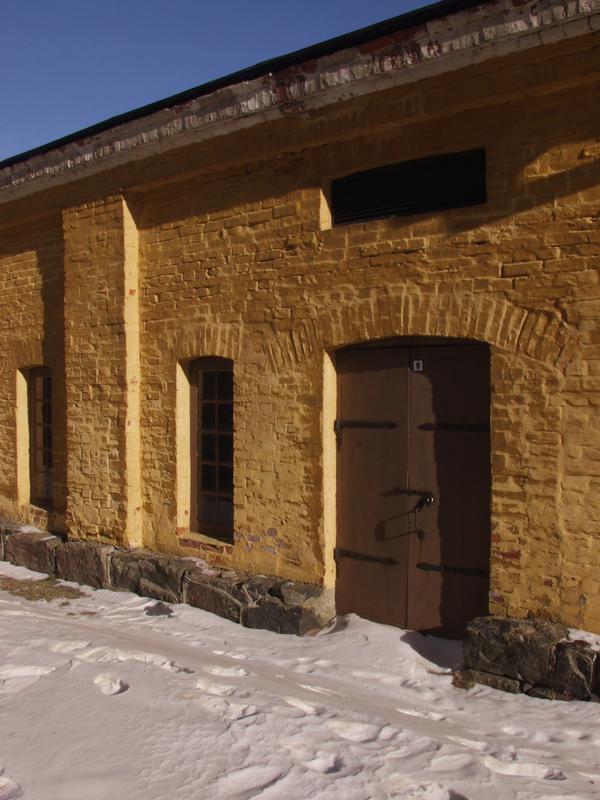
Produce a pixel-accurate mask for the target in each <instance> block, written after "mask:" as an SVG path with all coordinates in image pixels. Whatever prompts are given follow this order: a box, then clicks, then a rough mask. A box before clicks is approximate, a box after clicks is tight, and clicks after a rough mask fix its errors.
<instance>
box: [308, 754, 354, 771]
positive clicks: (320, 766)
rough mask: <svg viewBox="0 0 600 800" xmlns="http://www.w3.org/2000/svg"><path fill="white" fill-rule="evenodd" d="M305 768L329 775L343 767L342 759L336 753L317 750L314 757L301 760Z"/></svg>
mask: <svg viewBox="0 0 600 800" xmlns="http://www.w3.org/2000/svg"><path fill="white" fill-rule="evenodd" d="M302 763H303V764H304V766H305V767H307V769H310V770H312V771H313V772H320V773H322V774H323V775H330V774H331V773H332V772H339V771H340V770H341V769H342V768H343V767H344V760H343V759H342V757H341V756H339V755H337V754H336V753H324V752H322V751H319V752H318V753H317V754H316V755H315V757H314V758H311V759H309V760H308V761H303V762H302Z"/></svg>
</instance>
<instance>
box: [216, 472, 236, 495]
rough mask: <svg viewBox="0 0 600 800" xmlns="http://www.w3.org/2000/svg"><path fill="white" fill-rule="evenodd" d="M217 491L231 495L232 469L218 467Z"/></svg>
mask: <svg viewBox="0 0 600 800" xmlns="http://www.w3.org/2000/svg"><path fill="white" fill-rule="evenodd" d="M219 491H220V492H226V493H227V494H231V492H233V469H232V468H231V467H219Z"/></svg>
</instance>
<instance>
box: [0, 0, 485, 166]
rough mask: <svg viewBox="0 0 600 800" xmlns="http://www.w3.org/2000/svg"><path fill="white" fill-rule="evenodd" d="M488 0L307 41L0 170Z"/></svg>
mask: <svg viewBox="0 0 600 800" xmlns="http://www.w3.org/2000/svg"><path fill="white" fill-rule="evenodd" d="M490 2H491V0H440V2H437V3H432V4H430V5H427V6H422V7H421V8H416V9H413V10H412V11H407V12H406V13H405V14H400V15H398V16H396V17H391V18H389V19H386V20H382V21H381V22H376V23H374V24H373V25H367V26H366V27H364V28H358V29H357V30H355V31H351V32H349V33H345V34H342V35H340V36H335V37H333V38H331V39H326V40H325V41H323V42H318V43H317V44H314V45H309V46H308V47H304V48H302V49H300V50H294V51H293V52H291V53H286V54H284V55H281V56H276V57H275V58H270V59H267V60H266V61H259V62H258V63H257V64H253V65H252V66H250V67H245V68H244V69H241V70H237V71H236V72H231V73H229V74H228V75H224V76H223V77H221V78H215V79H214V80H211V81H208V82H206V83H202V84H199V85H198V86H195V87H193V88H191V89H185V90H184V91H181V92H177V93H176V94H173V95H169V96H168V97H164V98H162V99H161V100H156V101H153V102H152V103H147V104H146V105H143V106H139V108H134V109H132V110H131V111H125V112H123V113H122V114H116V115H115V116H112V117H108V118H107V119H105V120H102V121H101V122H97V123H94V124H93V125H89V126H88V127H86V128H81V129H80V130H77V131H74V132H73V133H69V134H66V135H65V136H61V137H59V138H58V139H53V140H52V141H50V142H47V143H45V144H42V145H39V146H38V147H33V148H31V149H30V150H25V151H24V152H22V153H17V154H16V155H13V156H9V157H8V158H5V159H4V160H2V161H0V170H1V169H4V168H5V167H11V166H13V165H14V164H18V163H20V162H22V161H27V159H29V158H32V157H34V156H38V155H43V154H44V153H48V152H50V151H51V150H56V149H58V148H59V147H63V146H64V145H67V144H70V143H71V142H76V141H78V140H79V139H85V138H87V137H89V136H94V135H96V134H98V133H102V132H104V131H107V130H110V129H111V128H116V127H117V126H118V125H123V124H124V123H127V122H132V121H133V120H136V119H141V118H142V117H146V116H149V115H151V114H154V113H155V112H156V111H162V110H163V109H165V108H170V107H172V106H176V105H180V104H181V103H186V102H188V101H190V100H195V99H197V98H199V97H204V96H206V95H208V94H211V93H212V92H215V91H217V90H219V89H224V88H227V87H228V86H235V85H236V84H239V83H243V82H245V81H251V80H256V79H257V78H260V77H262V76H264V75H269V74H271V73H274V72H279V71H281V70H284V69H287V68H289V67H292V66H296V65H298V64H302V63H304V62H305V61H310V60H312V59H315V58H320V57H323V56H328V55H331V54H332V53H336V52H338V51H340V50H345V49H347V48H350V47H356V46H358V45H361V44H364V43H365V42H369V41H372V40H374V39H379V38H380V37H383V36H386V35H387V34H390V33H393V32H396V31H401V30H405V29H407V28H411V27H413V26H415V25H422V24H424V23H427V22H431V20H434V19H437V18H439V17H444V16H446V15H448V14H454V13H456V12H459V11H465V10H467V9H469V8H472V7H474V6H485V5H488V4H489V3H490Z"/></svg>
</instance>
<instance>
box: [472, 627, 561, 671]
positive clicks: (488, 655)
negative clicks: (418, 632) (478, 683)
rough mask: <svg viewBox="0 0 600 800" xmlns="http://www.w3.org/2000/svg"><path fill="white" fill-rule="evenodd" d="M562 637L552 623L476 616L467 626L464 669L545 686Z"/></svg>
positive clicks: (559, 629) (558, 629)
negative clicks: (556, 648)
mask: <svg viewBox="0 0 600 800" xmlns="http://www.w3.org/2000/svg"><path fill="white" fill-rule="evenodd" d="M566 637H567V629H566V628H565V627H564V626H563V625H558V624H556V623H553V622H546V621H543V620H521V619H510V618H507V619H504V618H501V617H478V618H477V619H474V620H472V621H471V622H470V623H469V624H468V625H467V630H466V634H465V639H464V642H463V653H464V662H465V668H466V669H471V670H476V671H478V672H485V673H492V674H494V675H503V676H505V677H507V678H513V679H515V680H518V681H524V682H526V683H531V684H532V685H534V686H535V685H542V686H549V685H550V683H549V681H550V672H551V668H552V666H553V659H554V651H555V647H556V645H557V644H558V643H559V642H560V641H561V640H564V639H566Z"/></svg>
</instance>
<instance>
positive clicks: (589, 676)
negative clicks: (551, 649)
mask: <svg viewBox="0 0 600 800" xmlns="http://www.w3.org/2000/svg"><path fill="white" fill-rule="evenodd" d="M597 664H598V654H597V653H596V652H595V651H594V650H592V648H591V647H590V646H589V645H588V644H587V642H582V641H575V642H561V643H560V644H558V645H557V647H556V660H555V664H554V669H553V670H552V680H551V684H552V688H553V689H555V690H556V691H557V692H560V693H562V694H565V695H568V696H569V697H572V698H575V699H576V700H589V699H590V696H591V694H592V690H593V689H594V686H595V684H596V680H597V678H596V675H597Z"/></svg>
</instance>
